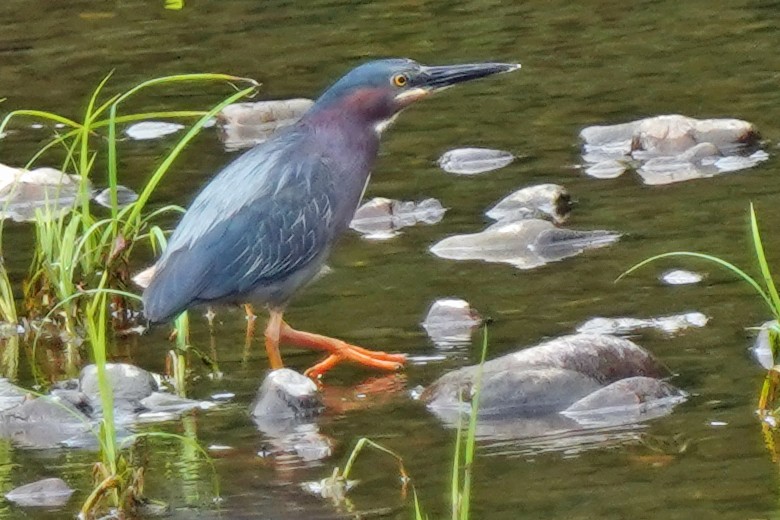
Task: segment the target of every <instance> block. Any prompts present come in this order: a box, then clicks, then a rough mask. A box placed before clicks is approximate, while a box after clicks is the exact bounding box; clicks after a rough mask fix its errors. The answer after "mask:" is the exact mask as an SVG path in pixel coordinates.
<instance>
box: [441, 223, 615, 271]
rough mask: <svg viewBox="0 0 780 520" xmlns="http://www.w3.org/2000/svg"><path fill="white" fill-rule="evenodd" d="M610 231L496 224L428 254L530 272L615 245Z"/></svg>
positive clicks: (458, 237) (447, 241)
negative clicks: (502, 264) (596, 249)
mask: <svg viewBox="0 0 780 520" xmlns="http://www.w3.org/2000/svg"><path fill="white" fill-rule="evenodd" d="M619 238H620V234H618V233H614V232H612V231H602V230H598V231H578V230H569V229H563V228H559V227H556V226H555V225H554V224H553V223H552V222H548V221H546V220H539V219H528V220H520V221H517V222H508V223H507V222H497V223H496V224H493V225H492V226H490V227H488V228H486V229H485V230H483V231H482V232H480V233H473V234H467V235H455V236H452V237H448V238H445V239H444V240H441V241H440V242H438V243H436V244H434V245H433V246H432V247H431V252H432V253H433V254H435V255H436V256H439V257H441V258H448V259H451V260H483V261H486V262H504V263H508V264H511V265H513V266H515V267H517V268H518V269H533V268H535V267H540V266H542V265H545V264H547V263H549V262H554V261H558V260H563V259H564V258H568V257H571V256H576V255H578V254H580V253H582V252H584V251H585V250H587V249H594V248H599V247H605V246H607V245H610V244H612V243H614V242H616V241H617V240H618V239H619Z"/></svg>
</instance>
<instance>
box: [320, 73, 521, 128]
mask: <svg viewBox="0 0 780 520" xmlns="http://www.w3.org/2000/svg"><path fill="white" fill-rule="evenodd" d="M519 68H520V64H516V63H469V64H463V65H443V66H436V67H428V66H424V65H420V64H419V63H417V62H415V61H413V60H409V59H386V60H376V61H371V62H368V63H364V64H363V65H360V66H358V67H356V68H354V69H352V70H351V71H349V72H348V73H347V74H346V75H345V76H343V77H342V78H341V79H339V80H338V81H337V82H336V83H335V84H333V86H331V87H330V88H329V89H328V90H326V91H325V93H324V94H322V96H320V98H319V99H318V100H317V102H316V103H315V105H314V111H315V112H317V111H321V110H333V109H335V110H339V111H343V112H346V113H349V114H351V115H352V116H353V117H360V118H361V119H364V120H365V121H366V122H367V123H370V124H372V125H373V126H374V127H375V128H376V129H377V131H378V132H381V130H383V129H384V128H385V127H386V126H387V125H388V124H389V123H390V122H391V121H392V120H393V118H394V116H395V115H396V114H398V112H400V111H401V110H403V109H404V108H406V107H408V106H409V105H411V104H412V103H414V102H415V101H417V100H419V99H422V98H424V97H426V96H428V95H429V94H431V93H433V92H436V91H439V90H442V89H445V88H447V87H451V86H453V85H456V84H458V83H463V82H465V81H470V80H472V79H478V78H484V77H485V76H490V75H493V74H498V73H501V72H510V71H513V70H517V69H519Z"/></svg>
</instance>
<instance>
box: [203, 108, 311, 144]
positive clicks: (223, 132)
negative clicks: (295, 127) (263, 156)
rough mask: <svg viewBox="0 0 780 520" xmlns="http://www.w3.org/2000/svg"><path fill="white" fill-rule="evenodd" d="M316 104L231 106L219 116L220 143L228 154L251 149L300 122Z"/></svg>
mask: <svg viewBox="0 0 780 520" xmlns="http://www.w3.org/2000/svg"><path fill="white" fill-rule="evenodd" d="M313 104H314V101H312V100H311V99H280V100H274V101H260V102H257V103H234V104H232V105H228V106H226V107H225V108H224V109H222V112H220V113H219V114H217V126H218V127H219V129H220V133H219V136H220V139H221V140H222V143H223V144H224V145H225V148H226V149H227V150H228V151H232V150H240V149H241V148H249V147H250V146H254V145H256V144H259V143H262V142H263V141H266V140H267V139H268V138H269V137H271V135H272V134H273V133H274V132H276V131H277V130H279V129H280V128H284V127H286V126H290V125H292V124H293V123H295V122H296V121H298V120H299V119H300V118H301V117H302V116H303V114H305V113H306V111H307V110H309V108H311V107H312V105H313Z"/></svg>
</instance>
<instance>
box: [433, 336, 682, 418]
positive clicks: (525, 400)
mask: <svg viewBox="0 0 780 520" xmlns="http://www.w3.org/2000/svg"><path fill="white" fill-rule="evenodd" d="M477 369H478V367H476V366H471V367H465V368H461V369H458V370H454V371H452V372H450V373H448V374H445V375H444V376H442V377H441V378H439V379H438V380H437V381H435V382H434V383H433V384H432V385H430V386H429V387H428V388H426V389H425V391H424V392H423V393H422V395H421V400H422V401H423V402H425V403H426V404H427V405H428V406H429V408H431V409H433V410H438V409H462V408H463V405H462V403H463V402H464V401H468V400H470V399H471V396H472V392H473V385H474V378H475V376H476V374H477ZM667 375H668V373H667V371H666V369H665V368H663V366H662V365H661V364H660V363H659V362H658V361H656V359H655V358H654V357H653V356H652V355H651V354H650V353H649V352H647V351H646V350H644V349H643V348H642V347H640V346H638V345H636V344H635V343H633V342H631V341H629V340H627V339H623V338H618V337H615V336H608V335H600V334H575V335H570V336H562V337H560V338H556V339H553V340H550V341H547V342H545V343H542V344H540V345H538V346H536V347H531V348H527V349H523V350H520V351H518V352H515V353H513V354H508V355H505V356H501V357H499V358H497V359H494V360H491V361H487V362H486V363H485V364H484V368H483V376H482V390H481V393H480V415H509V416H512V415H540V414H542V415H543V414H546V413H554V412H559V411H562V410H565V409H566V408H568V407H569V406H571V405H572V404H574V403H575V402H576V401H578V400H579V399H581V398H583V397H585V396H586V395H588V394H590V393H592V392H594V391H596V390H598V389H599V388H602V387H603V386H606V385H608V384H610V383H613V382H615V381H619V380H621V379H625V378H628V377H634V376H646V377H652V378H656V379H660V378H663V377H665V376H667Z"/></svg>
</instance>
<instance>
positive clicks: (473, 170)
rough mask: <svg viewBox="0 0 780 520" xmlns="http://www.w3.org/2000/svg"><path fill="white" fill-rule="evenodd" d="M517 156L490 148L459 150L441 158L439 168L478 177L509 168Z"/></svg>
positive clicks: (447, 153)
mask: <svg viewBox="0 0 780 520" xmlns="http://www.w3.org/2000/svg"><path fill="white" fill-rule="evenodd" d="M514 160H515V156H514V155H512V154H511V153H509V152H505V151H503V150H491V149H489V148H458V149H455V150H450V151H449V152H446V153H444V155H442V156H441V157H439V161H438V164H439V167H441V169H442V170H444V171H445V172H448V173H456V174H459V175H476V174H478V173H485V172H489V171H492V170H498V169H499V168H504V167H505V166H508V165H509V164H510V163H511V162H512V161H514Z"/></svg>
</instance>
